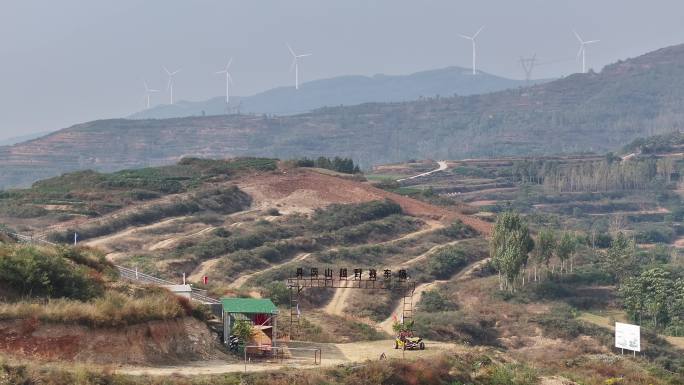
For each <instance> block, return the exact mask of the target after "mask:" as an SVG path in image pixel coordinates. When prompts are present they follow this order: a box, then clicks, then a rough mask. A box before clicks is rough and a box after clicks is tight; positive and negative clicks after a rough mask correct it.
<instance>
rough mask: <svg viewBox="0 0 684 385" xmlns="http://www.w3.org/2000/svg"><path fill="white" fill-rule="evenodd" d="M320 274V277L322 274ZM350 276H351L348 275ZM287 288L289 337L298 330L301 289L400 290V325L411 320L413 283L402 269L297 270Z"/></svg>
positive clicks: (414, 286)
mask: <svg viewBox="0 0 684 385" xmlns="http://www.w3.org/2000/svg"><path fill="white" fill-rule="evenodd" d="M321 273H322V274H321ZM350 273H351V274H350ZM287 287H288V288H289V289H290V338H291V337H292V336H293V335H294V328H295V325H296V327H297V331H298V330H299V317H300V315H301V310H300V308H299V294H300V293H301V292H302V290H304V289H307V288H310V289H329V288H331V289H366V290H377V289H381V290H393V291H400V292H401V293H402V294H403V297H402V317H401V320H402V323H407V322H408V321H410V320H411V319H412V318H413V292H414V291H415V290H416V283H415V281H413V280H411V279H410V277H409V276H408V273H407V271H406V270H405V269H400V270H397V271H396V272H392V270H390V269H382V270H377V269H367V270H364V269H360V268H355V269H347V268H336V269H333V268H325V269H323V270H319V269H318V268H316V267H311V268H306V269H305V268H303V267H300V268H297V270H296V272H295V274H294V277H292V278H288V279H287Z"/></svg>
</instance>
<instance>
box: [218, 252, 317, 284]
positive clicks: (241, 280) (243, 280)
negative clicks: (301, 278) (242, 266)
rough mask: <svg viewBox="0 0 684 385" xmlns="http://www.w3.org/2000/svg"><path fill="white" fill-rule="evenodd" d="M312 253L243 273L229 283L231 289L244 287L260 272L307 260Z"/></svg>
mask: <svg viewBox="0 0 684 385" xmlns="http://www.w3.org/2000/svg"><path fill="white" fill-rule="evenodd" d="M310 255H311V253H302V254H299V255H297V256H296V257H295V258H293V259H290V260H287V261H284V262H282V263H279V264H277V265H272V266H270V267H268V268H266V269H264V270H259V271H255V272H253V273H250V274H246V275H241V276H240V278H238V279H236V280H235V281H233V282H231V283H230V285H228V287H229V288H231V289H239V288H240V287H242V285H244V284H245V283H247V281H249V280H250V278H252V277H256V276H257V275H259V274H263V273H266V272H268V271H271V270H274V269H277V268H279V267H282V266H283V265H286V264H288V263H292V262H300V261H304V260H306V259H307V258H309V256H310Z"/></svg>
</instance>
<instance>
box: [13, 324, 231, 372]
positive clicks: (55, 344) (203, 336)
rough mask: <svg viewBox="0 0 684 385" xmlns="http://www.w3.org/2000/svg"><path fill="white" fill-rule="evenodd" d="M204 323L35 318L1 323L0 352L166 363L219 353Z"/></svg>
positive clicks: (109, 361) (105, 361) (95, 360)
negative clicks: (115, 323) (107, 324)
mask: <svg viewBox="0 0 684 385" xmlns="http://www.w3.org/2000/svg"><path fill="white" fill-rule="evenodd" d="M214 341H215V339H214V337H213V336H212V334H211V332H210V331H209V329H207V327H206V326H205V325H204V324H202V323H201V322H200V321H197V320H195V319H192V318H184V319H177V320H171V321H152V322H146V323H142V324H137V325H132V326H127V327H124V328H88V327H86V326H81V325H75V324H74V325H70V324H47V323H41V322H40V321H38V320H36V319H23V320H12V321H1V322H0V352H3V353H6V354H8V355H12V356H17V357H25V358H30V359H38V360H49V361H53V360H59V361H74V362H84V363H95V364H151V363H152V364H169V363H175V362H187V361H192V360H199V359H208V358H212V357H217V354H218V355H221V354H220V353H217V352H216V351H215V349H214V343H215V342H214Z"/></svg>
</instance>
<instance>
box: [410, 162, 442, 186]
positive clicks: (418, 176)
mask: <svg viewBox="0 0 684 385" xmlns="http://www.w3.org/2000/svg"><path fill="white" fill-rule="evenodd" d="M437 165H438V167H437V168H436V169H434V170H431V171H428V172H424V173H422V174H418V175H414V176H410V177H408V178H401V179H397V182H403V181H406V180H411V179H416V178H420V177H424V176H428V175H431V174H434V173H436V172H439V171H444V170H446V169H447V168H448V167H449V166H448V165H447V162H445V161H443V160H440V161H439V162H437Z"/></svg>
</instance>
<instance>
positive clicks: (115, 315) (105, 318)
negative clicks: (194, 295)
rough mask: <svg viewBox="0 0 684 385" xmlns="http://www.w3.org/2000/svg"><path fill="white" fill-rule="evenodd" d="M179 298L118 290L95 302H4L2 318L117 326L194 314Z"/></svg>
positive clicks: (161, 291)
mask: <svg viewBox="0 0 684 385" xmlns="http://www.w3.org/2000/svg"><path fill="white" fill-rule="evenodd" d="M180 301H182V299H179V298H178V297H176V296H175V295H173V294H171V293H169V292H168V291H166V290H158V291H152V292H149V291H148V292H146V294H145V295H143V296H139V297H136V298H132V297H129V296H127V295H124V294H120V293H116V292H108V293H107V294H106V295H105V296H104V297H102V298H97V299H95V300H93V301H91V302H81V301H76V300H71V299H53V300H50V301H48V302H47V303H45V304H36V303H27V302H18V303H13V304H7V303H4V304H0V319H27V318H34V317H35V318H38V319H39V320H41V321H43V322H52V323H63V324H82V325H86V326H91V327H117V326H126V325H132V324H137V323H142V322H147V321H154V320H168V319H175V318H178V317H183V316H187V315H190V314H189V311H188V310H187V309H185V308H184V306H181V304H180Z"/></svg>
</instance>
